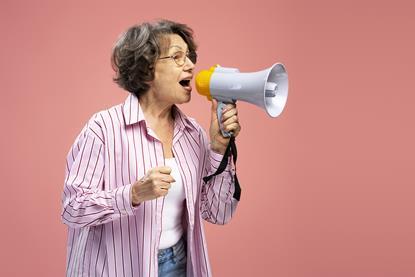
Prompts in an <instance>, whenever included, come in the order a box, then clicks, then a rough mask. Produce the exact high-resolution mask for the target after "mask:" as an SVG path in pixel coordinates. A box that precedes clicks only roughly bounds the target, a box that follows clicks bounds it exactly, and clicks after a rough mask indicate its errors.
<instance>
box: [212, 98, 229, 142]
mask: <svg viewBox="0 0 415 277" xmlns="http://www.w3.org/2000/svg"><path fill="white" fill-rule="evenodd" d="M225 107H226V103H224V102H220V101H218V107H217V109H216V112H217V115H218V120H219V128H220V131H221V133H222V136H224V137H225V138H230V137H231V136H232V135H233V132H226V131H225V130H224V129H223V125H222V111H223V109H224V108H225Z"/></svg>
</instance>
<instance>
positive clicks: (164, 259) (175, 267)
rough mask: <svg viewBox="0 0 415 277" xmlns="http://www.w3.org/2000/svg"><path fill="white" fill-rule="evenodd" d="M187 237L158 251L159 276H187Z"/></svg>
mask: <svg viewBox="0 0 415 277" xmlns="http://www.w3.org/2000/svg"><path fill="white" fill-rule="evenodd" d="M186 252H187V246H186V239H185V238H184V237H181V238H180V240H179V241H178V242H177V243H176V244H175V245H173V246H172V247H169V248H166V249H161V250H159V252H158V264H159V277H186V259H187V258H186V257H187V255H186V254H187V253H186Z"/></svg>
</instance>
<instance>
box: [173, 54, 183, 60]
mask: <svg viewBox="0 0 415 277" xmlns="http://www.w3.org/2000/svg"><path fill="white" fill-rule="evenodd" d="M183 56H184V53H183V52H177V53H174V54H173V59H174V60H175V61H181V60H182V59H183Z"/></svg>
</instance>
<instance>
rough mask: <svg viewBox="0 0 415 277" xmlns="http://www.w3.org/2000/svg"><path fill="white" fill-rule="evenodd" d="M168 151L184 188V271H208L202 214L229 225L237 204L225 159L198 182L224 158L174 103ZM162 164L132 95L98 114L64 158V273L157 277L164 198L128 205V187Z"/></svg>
mask: <svg viewBox="0 0 415 277" xmlns="http://www.w3.org/2000/svg"><path fill="white" fill-rule="evenodd" d="M173 112H174V117H175V121H174V137H173V154H174V156H175V157H176V161H177V164H178V167H179V171H180V174H181V177H182V181H183V184H184V187H185V192H186V206H187V207H186V211H185V213H184V214H183V223H184V224H185V230H187V241H188V251H187V253H188V257H187V261H188V264H187V276H196V277H198V276H212V272H211V268H210V264H209V258H208V253H207V247H206V239H205V235H204V230H203V224H202V219H205V220H206V221H208V222H211V223H214V224H221V225H222V224H225V223H227V222H229V220H230V219H231V217H232V215H233V213H234V212H235V209H236V207H237V204H238V201H237V200H236V199H234V198H233V197H232V196H233V193H234V190H235V187H234V184H233V177H232V174H233V173H234V171H235V168H234V165H233V163H232V161H231V159H229V160H230V161H229V164H228V165H227V168H226V170H225V171H224V172H223V173H222V174H220V175H218V176H216V177H214V178H213V179H212V180H211V181H210V182H209V183H207V184H204V183H203V181H202V177H204V176H206V175H208V174H211V173H213V172H215V171H216V169H217V168H218V166H219V163H220V161H221V159H222V155H220V154H217V153H214V152H212V151H211V150H210V148H209V144H208V140H207V137H206V133H205V132H204V130H203V129H202V128H201V127H200V126H199V125H198V124H197V123H196V122H195V120H194V119H192V118H189V117H186V116H185V115H184V114H183V113H182V112H181V111H180V110H179V109H178V108H177V107H176V106H173ZM163 165H164V155H163V148H162V144H161V142H160V141H159V140H158V139H157V136H156V135H155V133H154V132H153V131H152V130H151V129H150V128H148V127H147V126H146V121H145V118H144V114H143V112H142V110H141V108H140V104H139V101H138V99H137V97H136V96H134V95H133V94H130V95H129V96H128V98H127V99H126V101H125V102H124V103H123V104H120V105H117V106H114V107H112V108H110V109H108V110H104V111H101V112H98V113H96V114H95V115H93V116H92V118H91V119H90V120H89V121H88V123H87V124H86V125H85V127H84V128H83V129H82V131H81V133H80V134H79V135H78V137H77V138H76V140H75V143H74V144H73V146H72V148H71V149H70V151H69V153H68V156H67V161H66V177H65V182H64V191H63V196H62V197H63V199H62V203H63V210H62V220H63V222H64V223H65V224H66V225H68V244H67V251H68V252H67V268H66V274H67V276H137V277H138V276H158V263H157V252H158V245H159V241H160V235H161V226H162V224H161V223H162V222H161V220H162V213H163V204H164V197H160V198H157V199H154V200H151V201H145V202H143V203H141V204H140V205H138V206H137V207H133V206H132V205H131V201H130V192H131V186H132V184H133V183H134V182H135V181H136V180H139V179H141V178H142V177H143V176H144V175H145V173H146V172H147V171H148V170H149V169H151V168H154V167H157V166H163Z"/></svg>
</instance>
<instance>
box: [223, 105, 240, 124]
mask: <svg viewBox="0 0 415 277" xmlns="http://www.w3.org/2000/svg"><path fill="white" fill-rule="evenodd" d="M237 114H238V110H237V109H236V108H233V109H230V110H228V111H226V112H224V113H223V114H222V122H224V121H226V120H227V119H228V118H230V117H232V116H234V115H237Z"/></svg>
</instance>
